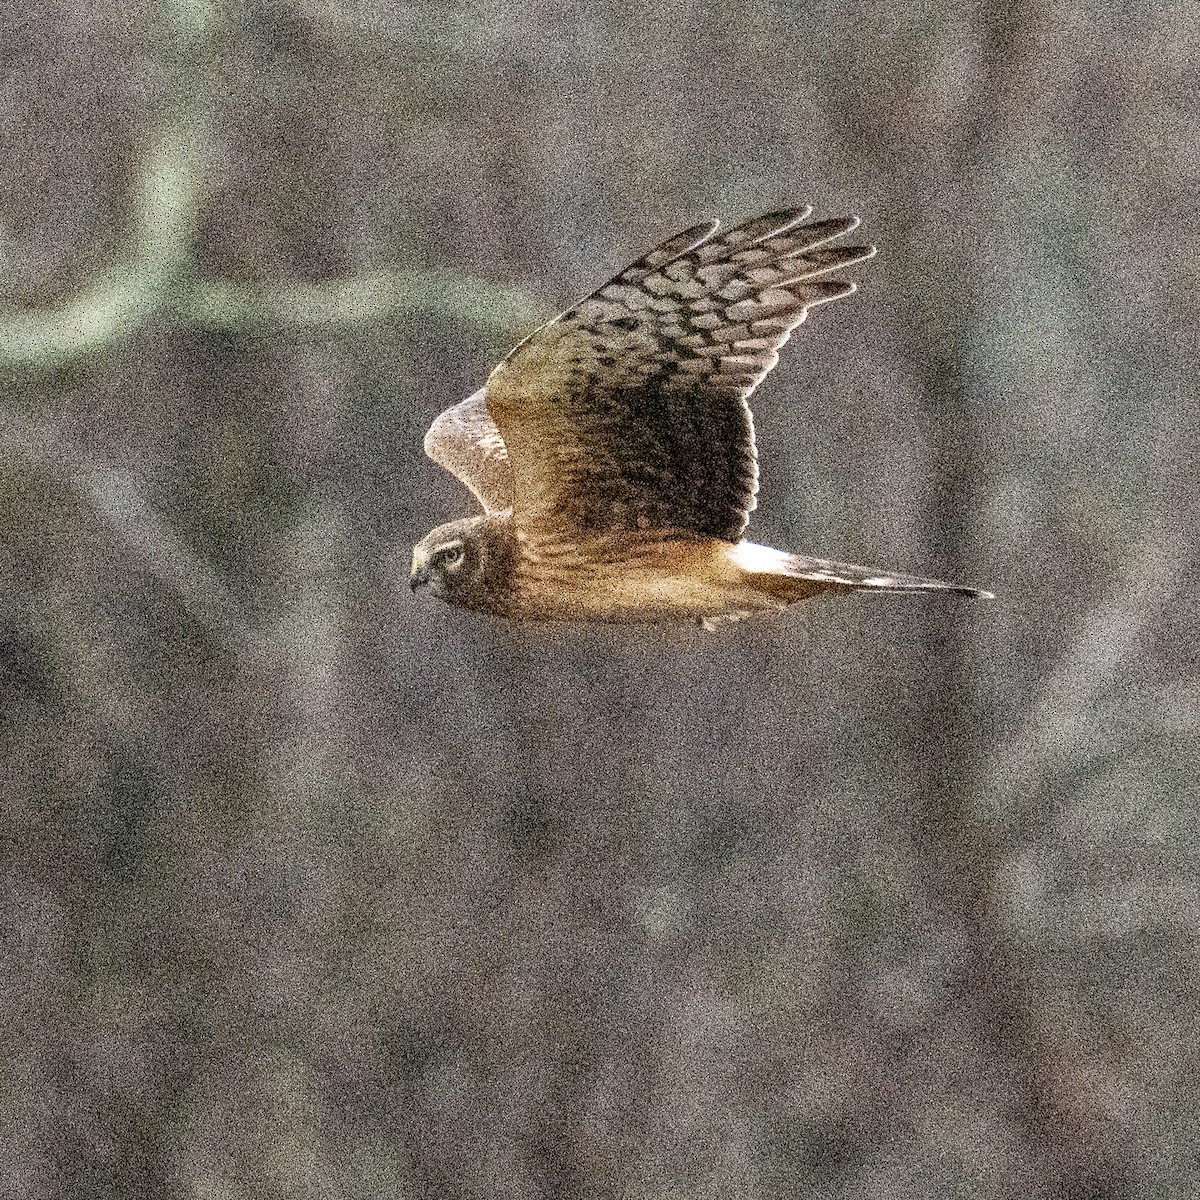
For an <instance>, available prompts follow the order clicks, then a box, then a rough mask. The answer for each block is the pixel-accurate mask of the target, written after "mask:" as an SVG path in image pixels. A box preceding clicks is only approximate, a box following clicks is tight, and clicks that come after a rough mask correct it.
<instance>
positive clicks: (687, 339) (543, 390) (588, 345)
mask: <svg viewBox="0 0 1200 1200" xmlns="http://www.w3.org/2000/svg"><path fill="white" fill-rule="evenodd" d="M811 211H812V210H811V209H810V208H800V209H789V210H787V211H783V212H777V213H771V214H769V215H768V216H764V217H759V218H757V219H756V220H753V221H748V222H746V223H745V224H744V225H739V226H737V227H736V228H733V229H730V230H728V231H726V232H724V233H721V234H717V232H716V231H717V228H718V224H717V222H715V221H712V222H706V223H705V224H703V225H697V226H695V227H694V228H692V229H689V230H687V231H686V232H684V233H681V234H679V235H677V236H676V237H673V238H671V239H670V240H669V241H666V242H664V243H663V244H662V245H660V246H658V247H657V248H656V249H654V250H652V251H651V252H650V253H649V254H647V255H646V256H645V257H643V258H641V259H639V260H638V261H637V262H636V263H634V264H633V265H632V266H629V267H627V268H626V269H625V270H624V271H622V272H621V273H620V274H619V275H618V276H617V277H616V278H615V279H613V280H612V281H611V282H610V283H607V284H605V286H604V287H602V288H600V289H599V291H597V292H594V293H593V294H592V295H591V296H589V297H587V299H585V300H582V301H580V303H579V304H577V305H575V307H574V308H571V309H569V310H568V311H567V312H565V313H563V314H562V315H561V316H558V317H556V318H555V319H554V320H553V321H551V322H550V323H549V324H547V325H543V326H542V328H541V329H539V330H538V331H537V332H536V333H534V334H533V335H532V336H530V337H529V338H527V339H526V340H525V341H524V342H522V343H521V345H519V346H518V347H517V348H516V349H515V350H513V351H512V353H511V354H509V356H508V357H507V358H506V359H505V360H504V361H503V362H502V363H501V364H500V365H499V366H498V367H497V368H496V369H495V371H493V372H492V375H491V377H490V378H489V380H488V382H487V387H486V392H487V404H488V409H489V411H490V412H491V415H492V417H493V418H494V419H495V422H496V425H497V427H498V429H499V431H500V434H501V435H502V438H503V441H504V444H505V445H506V446H507V448H508V454H509V459H510V462H511V465H512V470H513V481H514V482H513V500H514V511H515V514H516V517H517V520H518V523H519V524H521V525H522V526H525V527H532V526H535V525H539V524H544V525H548V526H550V527H553V528H555V529H563V528H566V529H569V530H571V531H577V532H583V533H592V532H601V531H610V530H620V529H673V530H679V531H681V532H690V533H695V534H700V535H704V536H708V537H716V538H724V539H727V540H728V541H737V539H738V538H739V537H740V536H741V533H742V530H743V529H745V527H746V521H747V519H748V517H749V514H750V512H751V510H752V509H753V508H754V504H755V499H754V497H755V493H756V492H757V490H758V466H757V459H756V454H755V448H754V424H753V421H752V419H751V416H750V409H749V406H748V405H747V403H746V398H747V397H748V396H749V395H750V393H751V392H753V391H754V389H755V388H756V387H757V386H758V384H759V383H760V382H761V381H762V379H763V377H764V376H765V375H766V374H767V372H768V371H770V370H771V368H772V367H773V366H775V364H776V363H777V362H778V361H779V355H778V351H779V348H780V347H781V346H782V345H783V344H784V343H785V342H786V341H787V340H788V337H789V336H790V334H791V332H792V330H793V329H795V327H796V326H797V325H799V324H800V322H801V321H803V320H804V318H805V316H806V315H807V314H808V310H809V309H810V308H813V307H814V306H816V305H818V304H825V303H827V302H828V301H830V300H836V299H837V298H838V297H839V296H848V295H849V294H850V293H851V292H853V291H854V285H853V284H852V283H847V282H845V281H843V280H840V279H827V278H824V276H826V275H827V274H828V273H829V272H830V271H833V270H836V269H837V268H839V267H843V266H846V265H848V264H850V263H855V262H859V261H860V260H862V259H865V258H870V257H871V255H873V254H874V253H875V248H874V247H873V246H829V245H828V243H829V242H830V241H832V240H833V239H834V238H837V237H840V236H842V235H843V234H846V233H849V232H850V231H851V230H852V229H854V228H856V227H857V225H858V218H857V217H838V218H834V219H832V220H826V221H816V222H812V223H810V224H807V225H805V224H803V222H804V221H805V219H806V218H807V217H808V216H809V214H810V213H811Z"/></svg>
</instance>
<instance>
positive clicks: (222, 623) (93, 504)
mask: <svg viewBox="0 0 1200 1200" xmlns="http://www.w3.org/2000/svg"><path fill="white" fill-rule="evenodd" d="M0 451H3V452H4V453H5V454H6V455H7V454H11V455H12V456H14V457H18V458H22V459H24V460H25V461H26V462H28V463H29V464H30V465H31V466H32V467H33V468H34V469H35V470H38V471H40V472H42V473H44V474H46V475H48V476H49V477H51V478H52V479H54V480H55V481H56V482H57V483H58V484H59V486H61V487H62V488H63V489H64V490H67V491H71V492H73V493H74V494H75V495H76V496H78V497H79V498H80V499H81V500H82V501H83V502H84V504H85V505H87V507H88V508H89V509H90V510H91V511H92V513H93V514H94V515H95V517H96V518H97V519H98V520H99V521H100V522H101V523H102V524H103V525H104V526H105V528H106V529H107V530H108V531H109V533H110V534H111V535H112V538H113V541H114V542H115V543H116V544H117V545H118V546H119V547H120V548H121V549H122V550H123V551H124V552H125V553H126V554H128V555H129V556H130V558H132V559H133V560H134V561H135V562H136V563H137V564H138V565H139V566H140V567H141V568H142V569H144V570H146V571H147V572H149V573H150V574H151V575H153V576H155V578H157V579H158V580H159V581H160V582H162V583H163V584H164V585H165V586H166V587H167V588H168V589H170V591H171V592H172V593H173V594H174V595H175V596H177V597H178V598H179V600H180V601H181V602H182V603H183V605H184V606H185V607H186V608H187V609H188V611H189V612H190V613H191V614H192V615H193V616H194V617H195V618H196V619H197V620H198V621H200V622H201V624H203V625H204V626H205V627H206V628H207V629H208V630H209V632H210V633H211V634H212V635H213V636H214V637H215V638H216V640H217V641H218V642H219V643H220V644H221V645H223V646H224V647H226V648H227V649H229V650H231V651H233V652H234V653H237V654H240V655H245V654H250V655H252V656H257V655H261V654H264V653H267V652H269V651H270V648H271V646H270V642H269V640H268V639H267V638H266V637H265V636H264V635H263V634H262V633H260V632H259V631H258V630H257V629H255V628H254V627H253V626H252V625H251V624H250V622H249V621H248V620H247V619H246V617H245V615H244V614H243V612H242V609H241V606H240V605H239V604H238V603H237V601H236V600H235V599H234V598H233V596H232V595H231V594H230V593H229V590H228V589H227V588H226V587H225V585H224V584H223V583H222V582H221V580H220V579H219V578H218V576H217V574H216V572H215V571H214V570H213V569H212V567H211V566H209V564H208V563H207V562H205V561H204V560H203V558H201V557H200V556H199V555H198V554H196V553H195V551H193V550H191V549H190V548H189V547H188V546H187V544H186V543H185V542H184V540H183V539H182V538H181V537H180V536H179V534H178V533H176V532H175V530H174V529H173V528H172V527H171V525H170V522H168V521H167V520H166V518H165V517H163V516H162V514H161V513H159V512H157V511H156V510H155V509H154V507H153V506H152V505H151V504H150V503H149V501H147V500H146V498H145V497H144V496H143V495H142V494H141V492H140V491H139V490H138V488H137V485H136V484H135V483H134V481H133V479H132V478H130V476H129V475H128V474H127V473H126V472H124V471H121V470H118V469H117V468H115V467H110V466H107V465H105V464H103V463H99V462H97V461H96V460H95V459H94V458H93V457H92V456H91V455H90V454H88V453H87V452H86V451H85V450H84V449H83V448H82V447H80V446H77V445H75V444H74V443H73V442H72V441H71V440H70V439H69V438H66V437H64V435H63V433H62V431H61V430H58V429H54V428H52V427H51V426H50V425H48V424H46V423H44V422H39V421H35V420H33V419H31V418H28V417H25V416H23V415H21V414H20V413H17V412H14V411H12V410H11V409H7V408H5V409H0Z"/></svg>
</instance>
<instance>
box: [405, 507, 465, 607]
mask: <svg viewBox="0 0 1200 1200" xmlns="http://www.w3.org/2000/svg"><path fill="white" fill-rule="evenodd" d="M479 521H480V518H478V517H467V518H466V519H464V520H461V521H451V522H450V523H449V524H447V525H439V526H438V527H437V528H436V529H434V530H431V531H430V532H429V533H427V534H426V535H425V536H424V537H423V538H422V539H421V540H420V541H419V542H418V543H417V544H416V545H415V546H414V547H413V556H412V568H411V570H410V571H409V575H408V585H409V587H410V588H412V590H413V591H414V592H415V591H416V590H417V588H422V587H424V588H428V589H429V593H430V595H432V596H437V597H438V598H439V599H440V600H448V601H450V603H451V604H453V603H456V602H457V603H460V604H461V603H463V601H464V600H465V599H466V597H467V595H468V594H469V592H470V589H471V588H472V586H473V585H474V584H475V583H476V582H477V581H478V577H479V574H480V569H481V566H482V556H481V553H480V547H479V545H478V538H477V530H476V526H478V524H479Z"/></svg>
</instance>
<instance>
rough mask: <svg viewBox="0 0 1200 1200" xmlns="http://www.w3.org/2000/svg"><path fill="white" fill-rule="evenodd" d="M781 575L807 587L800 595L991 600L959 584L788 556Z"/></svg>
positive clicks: (974, 589) (819, 559)
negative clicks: (940, 595)
mask: <svg viewBox="0 0 1200 1200" xmlns="http://www.w3.org/2000/svg"><path fill="white" fill-rule="evenodd" d="M784 574H785V575H786V576H787V577H788V578H789V579H792V580H796V581H797V582H800V583H802V584H805V585H808V590H807V591H805V593H804V594H807V595H811V594H812V585H814V584H815V585H816V589H817V590H820V591H824V590H826V589H830V588H832V589H846V590H848V591H853V592H900V593H909V594H911V593H913V592H947V593H949V594H951V595H956V596H974V597H975V598H977V599H980V600H992V599H994V596H993V595H992V593H991V592H986V591H984V590H983V589H982V588H975V587H967V586H965V585H964V584H960V583H947V582H946V581H945V580H944V579H928V578H926V577H925V576H923V575H900V574H897V573H895V572H892V571H881V570H880V569H879V568H878V567H860V566H856V565H855V564H854V563H839V562H829V561H827V560H826V559H823V558H806V557H804V556H803V555H799V554H789V555H788V561H787V563H786V565H785V568H784Z"/></svg>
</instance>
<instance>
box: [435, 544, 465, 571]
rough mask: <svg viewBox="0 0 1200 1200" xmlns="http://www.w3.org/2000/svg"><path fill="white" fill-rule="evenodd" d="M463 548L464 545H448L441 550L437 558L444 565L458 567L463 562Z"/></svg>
mask: <svg viewBox="0 0 1200 1200" xmlns="http://www.w3.org/2000/svg"><path fill="white" fill-rule="evenodd" d="M462 556H463V548H462V545H461V544H460V545H457V546H447V547H446V549H445V550H439V551H438V556H437V560H438V562H439V563H441V564H442V566H443V567H457V566H458V564H459V563H460V562H462Z"/></svg>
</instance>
